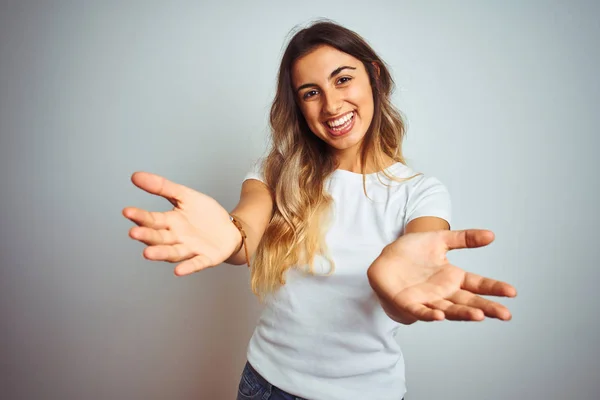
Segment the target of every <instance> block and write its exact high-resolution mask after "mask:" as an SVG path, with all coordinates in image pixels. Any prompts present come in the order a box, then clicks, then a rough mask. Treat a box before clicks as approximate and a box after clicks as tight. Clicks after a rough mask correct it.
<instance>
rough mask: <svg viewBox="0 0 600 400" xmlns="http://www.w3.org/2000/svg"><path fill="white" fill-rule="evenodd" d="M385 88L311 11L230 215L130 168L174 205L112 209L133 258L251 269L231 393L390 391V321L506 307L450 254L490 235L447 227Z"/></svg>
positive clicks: (500, 314) (437, 191) (393, 363)
mask: <svg viewBox="0 0 600 400" xmlns="http://www.w3.org/2000/svg"><path fill="white" fill-rule="evenodd" d="M392 87H393V81H392V78H391V76H390V73H389V72H388V69H387V68H386V66H385V64H384V62H383V61H382V60H381V59H380V58H379V57H378V56H377V55H376V54H375V52H374V51H373V50H372V49H371V47H369V45H368V44H367V43H366V42H365V41H364V40H363V39H362V38H361V37H360V36H358V35H357V34H356V33H354V32H352V31H350V30H348V29H346V28H343V27H341V26H339V25H336V24H333V23H329V22H319V23H316V24H313V25H311V26H310V27H308V28H306V29H303V30H301V31H299V32H298V33H297V34H296V35H295V36H294V37H293V38H292V39H291V41H290V43H289V45H288V47H287V49H286V51H285V53H284V55H283V59H282V61H281V66H280V70H279V79H278V86H277V93H276V96H275V100H274V102H273V105H272V108H271V119H270V122H271V128H272V148H271V150H270V153H269V154H268V156H267V157H266V158H265V159H264V160H263V161H262V162H261V163H259V164H257V166H256V168H254V169H253V170H252V171H251V172H250V173H249V174H248V175H247V177H246V179H245V180H244V182H243V184H242V190H241V197H240V202H239V204H238V205H237V206H236V207H235V209H234V210H233V211H232V212H231V213H228V212H227V211H226V210H225V209H224V208H223V207H221V206H220V205H219V204H218V203H217V202H216V201H215V200H213V199H212V198H210V197H208V196H206V195H204V194H202V193H199V192H196V191H194V190H192V189H190V188H187V187H184V186H181V185H178V184H176V183H173V182H170V181H168V180H166V179H164V178H162V177H159V176H156V175H153V174H149V173H145V172H138V173H135V174H134V175H133V177H132V181H133V183H134V184H135V185H137V186H138V187H140V188H141V189H143V190H145V191H147V192H149V193H152V194H156V195H160V196H163V197H165V198H167V199H168V200H169V201H170V202H171V203H172V204H173V205H174V208H173V210H172V211H168V212H164V213H160V212H148V211H145V210H141V209H138V208H133V207H129V208H126V209H124V211H123V213H124V215H125V216H126V217H127V218H129V219H130V220H132V221H133V222H135V223H136V224H137V225H138V226H136V227H133V228H132V229H131V231H130V236H131V237H132V238H134V239H136V240H139V241H141V242H143V243H145V244H147V245H148V247H146V248H145V249H144V256H145V257H146V258H148V259H150V260H157V261H168V262H173V263H178V265H177V266H176V267H175V274H176V275H179V276H182V275H187V274H191V273H194V272H197V271H200V270H202V269H205V268H209V267H213V266H217V265H219V264H221V263H223V262H226V263H230V264H236V265H241V264H249V266H250V268H251V286H252V290H253V291H254V293H255V294H256V295H257V296H259V297H260V298H261V299H262V300H263V301H264V303H265V309H264V312H263V314H262V316H261V318H260V320H259V322H258V326H257V327H256V330H255V332H254V335H253V336H252V339H251V341H250V344H249V346H248V353H247V357H248V363H247V364H246V367H245V368H244V371H243V373H242V379H241V381H240V385H239V391H238V399H272V400H275V399H304V398H306V399H319V400H321V399H323V400H327V399H332V400H342V399H344V400H346V399H369V400H375V399H390V400H392V399H394V400H400V399H402V398H403V396H404V394H405V392H406V386H405V379H404V360H403V357H402V352H401V350H400V348H399V346H398V344H397V342H396V341H395V339H394V336H395V333H396V330H397V329H398V327H399V326H401V325H410V324H412V323H414V322H415V321H434V320H443V319H448V320H463V321H479V320H482V319H484V318H485V317H486V316H487V317H491V318H498V319H501V320H509V319H510V318H511V315H510V312H509V311H508V310H507V309H506V308H505V307H504V306H502V305H500V304H498V303H496V302H493V301H491V300H488V299H484V298H483V297H481V295H493V296H508V297H512V296H515V295H516V291H515V289H514V288H513V287H512V286H510V285H508V284H506V283H503V282H499V281H496V280H492V279H489V278H484V277H480V276H477V275H475V274H472V273H468V272H465V271H463V270H461V269H460V268H458V267H456V266H453V265H451V264H450V263H449V262H448V259H447V258H446V253H447V252H448V251H449V250H452V249H457V248H468V247H469V248H472V247H481V246H485V245H487V244H489V243H490V242H491V241H492V240H493V233H492V232H489V231H486V230H465V231H451V230H450V200H449V196H448V191H447V190H446V188H445V187H444V185H443V184H442V183H440V182H439V181H438V180H437V179H435V178H433V177H426V176H424V175H423V174H419V173H416V172H414V171H412V170H411V169H410V168H409V167H408V166H407V165H405V163H404V159H403V156H402V139H403V136H404V125H403V122H402V119H401V117H400V115H399V113H398V112H397V110H396V109H395V108H394V107H393V105H392V103H391V100H390V96H391V92H392Z"/></svg>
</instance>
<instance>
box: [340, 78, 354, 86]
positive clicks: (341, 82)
mask: <svg viewBox="0 0 600 400" xmlns="http://www.w3.org/2000/svg"><path fill="white" fill-rule="evenodd" d="M351 80H352V78H351V77H349V76H342V77H341V78H340V79H338V81H337V83H338V85H342V84H344V83H348V82H350V81H351Z"/></svg>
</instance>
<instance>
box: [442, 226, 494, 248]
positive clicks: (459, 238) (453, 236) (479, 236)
mask: <svg viewBox="0 0 600 400" xmlns="http://www.w3.org/2000/svg"><path fill="white" fill-rule="evenodd" d="M443 236H444V241H445V242H446V247H447V248H448V250H456V249H467V248H476V247H483V246H487V245H488V244H490V243H492V242H493V241H494V238H495V235H494V232H492V231H489V230H486V229H465V230H461V231H444V232H443Z"/></svg>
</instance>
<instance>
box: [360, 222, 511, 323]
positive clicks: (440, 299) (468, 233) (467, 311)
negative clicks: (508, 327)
mask: <svg viewBox="0 0 600 400" xmlns="http://www.w3.org/2000/svg"><path fill="white" fill-rule="evenodd" d="M493 240H494V234H493V233H492V232H490V231H486V230H476V229H471V230H465V231H436V232H419V233H409V234H406V235H404V236H402V237H400V238H399V239H397V240H396V241H394V242H392V243H391V244H389V245H388V246H386V247H385V249H384V250H383V251H382V253H381V255H380V256H379V257H378V258H377V259H375V261H374V262H373V264H371V266H370V267H369V269H368V272H367V276H368V278H369V283H370V284H371V287H372V288H373V290H374V291H375V293H376V294H377V297H378V298H379V300H380V302H381V305H382V307H383V309H384V310H385V312H386V313H387V315H388V316H389V317H390V318H392V319H393V320H395V321H397V322H400V323H403V324H411V323H413V322H415V321H439V320H444V319H448V320H458V321H481V320H483V319H485V317H486V316H487V317H491V318H498V319H501V320H505V321H506V320H510V319H511V318H512V317H511V314H510V311H509V310H508V309H507V308H506V307H504V306H503V305H501V304H499V303H496V302H493V301H491V300H488V299H484V298H483V297H481V296H480V295H491V296H504V297H514V296H516V294H517V293H516V290H515V288H514V287H512V286H511V285H509V284H507V283H504V282H500V281H497V280H493V279H490V278H485V277H481V276H479V275H475V274H472V273H470V272H465V271H463V270H462V269H460V268H458V267H456V266H454V265H452V264H450V262H449V261H448V259H447V258H446V254H447V252H448V251H449V250H453V249H462V248H475V247H482V246H486V245H488V244H489V243H491V242H492V241H493Z"/></svg>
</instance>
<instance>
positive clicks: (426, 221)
mask: <svg viewBox="0 0 600 400" xmlns="http://www.w3.org/2000/svg"><path fill="white" fill-rule="evenodd" d="M442 230H444V231H447V230H450V224H448V221H446V220H445V219H442V218H438V217H419V218H415V219H413V220H412V221H410V222H409V223H408V224H406V229H405V230H404V234H408V233H416V232H429V231H442Z"/></svg>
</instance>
